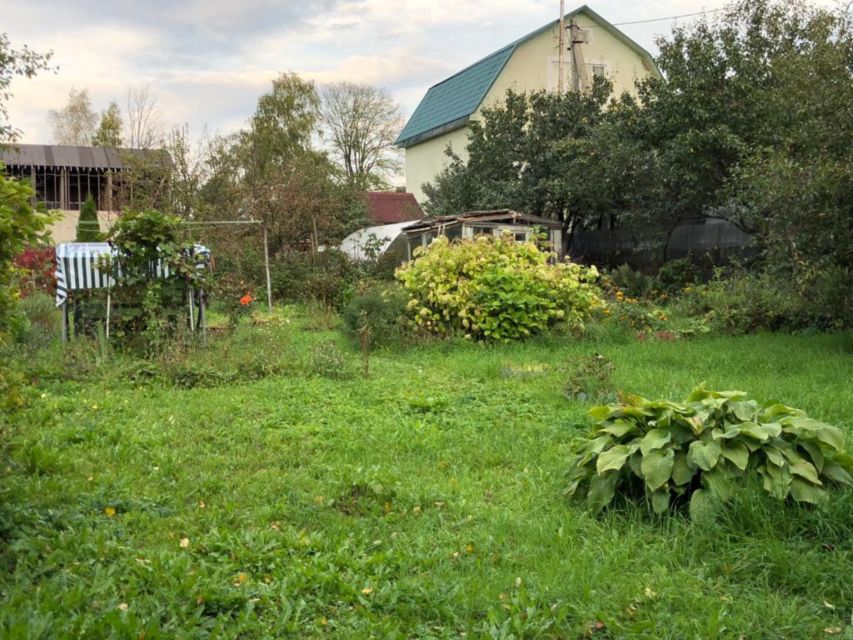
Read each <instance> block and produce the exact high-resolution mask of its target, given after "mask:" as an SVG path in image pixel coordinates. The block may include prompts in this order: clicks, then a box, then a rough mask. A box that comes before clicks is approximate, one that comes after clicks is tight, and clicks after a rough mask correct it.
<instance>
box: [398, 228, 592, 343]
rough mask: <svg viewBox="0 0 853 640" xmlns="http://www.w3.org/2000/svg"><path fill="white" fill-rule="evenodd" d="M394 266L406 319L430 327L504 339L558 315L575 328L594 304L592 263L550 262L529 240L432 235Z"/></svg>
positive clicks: (542, 325)
mask: <svg viewBox="0 0 853 640" xmlns="http://www.w3.org/2000/svg"><path fill="white" fill-rule="evenodd" d="M416 255H419V256H420V257H418V258H417V259H416V260H413V261H411V262H408V263H407V264H405V265H403V266H402V267H400V269H398V270H397V278H398V279H399V280H400V281H401V282H402V283H403V287H404V289H405V290H406V293H407V295H408V296H409V302H408V304H407V305H406V310H407V316H408V321H409V324H410V325H411V326H413V327H414V328H416V329H417V330H419V331H423V332H426V333H430V334H436V335H442V336H445V335H450V334H453V333H461V334H463V335H464V336H465V337H466V338H474V339H478V340H479V339H487V340H500V341H508V340H515V339H519V338H526V337H528V336H530V335H533V334H535V333H537V332H539V331H542V330H544V329H546V328H547V327H549V326H552V325H554V324H555V323H558V322H563V323H565V324H566V325H567V326H568V327H569V328H570V329H572V330H574V331H579V330H582V329H583V327H584V321H585V320H586V319H587V317H588V316H589V313H590V310H591V309H592V308H593V307H594V306H596V305H598V304H601V298H600V297H599V292H598V289H597V288H596V287H595V285H594V284H593V283H594V282H595V280H596V279H597V278H598V272H597V271H596V270H595V267H592V268H589V269H587V268H584V267H582V266H580V265H577V264H573V263H571V262H561V263H556V264H550V263H549V258H550V257H551V254H548V253H545V252H543V251H540V250H539V249H538V248H537V247H536V245H535V244H534V243H533V242H523V243H520V242H515V241H513V240H511V239H508V238H495V237H491V236H489V237H480V238H477V239H476V240H462V241H454V242H452V243H451V242H449V241H448V240H447V239H446V238H444V237H441V238H438V239H436V240H435V241H434V242H433V243H432V244H431V245H430V246H429V248H428V249H427V250H426V252H424V253H422V254H421V253H420V252H419V251H418V252H416Z"/></svg>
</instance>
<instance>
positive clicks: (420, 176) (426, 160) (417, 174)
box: [406, 127, 468, 203]
mask: <svg viewBox="0 0 853 640" xmlns="http://www.w3.org/2000/svg"><path fill="white" fill-rule="evenodd" d="M467 144H468V128H467V127H462V128H461V129H456V130H455V131H451V132H450V133H445V134H444V135H441V136H438V137H436V138H430V139H429V140H426V141H425V142H422V143H420V144H416V145H415V146H413V147H409V148H408V149H406V191H411V192H412V193H413V194H415V198H416V199H417V201H418V202H420V203H423V202H426V199H427V198H426V196H425V195H424V192H423V185H424V184H425V183H427V182H432V181H433V180H435V177H436V176H437V175H438V174H439V173H441V170H442V169H443V168H444V166H445V165H446V164H447V161H448V158H447V156H446V155H445V154H444V150H445V149H447V145H451V146H452V147H453V151H454V152H456V154H457V155H458V156H460V157H461V158H462V159H463V160H467V159H468V152H467V151H466V149H465V146H466V145H467Z"/></svg>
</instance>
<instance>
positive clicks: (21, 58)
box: [0, 33, 53, 143]
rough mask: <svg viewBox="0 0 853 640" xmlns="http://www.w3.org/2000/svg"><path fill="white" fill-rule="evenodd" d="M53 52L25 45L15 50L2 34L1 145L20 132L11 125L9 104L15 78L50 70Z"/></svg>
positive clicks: (10, 140)
mask: <svg viewBox="0 0 853 640" xmlns="http://www.w3.org/2000/svg"><path fill="white" fill-rule="evenodd" d="M51 56H53V52H52V51H50V52H48V53H37V52H35V51H33V50H32V49H30V48H29V47H27V46H26V45H24V46H23V47H22V48H20V49H13V48H12V44H11V43H10V42H9V37H8V36H7V35H6V34H5V33H0V143H3V142H13V141H14V139H15V138H16V137H17V134H18V130H17V129H15V128H14V127H13V126H12V125H11V124H10V123H9V111H8V106H7V103H8V101H9V99H10V98H11V97H12V93H11V91H10V90H9V87H10V85H11V83H12V79H13V78H14V77H15V76H22V77H24V78H32V77H33V76H34V75H36V74H37V73H38V72H39V71H44V70H46V69H48V68H49V65H50V58H51Z"/></svg>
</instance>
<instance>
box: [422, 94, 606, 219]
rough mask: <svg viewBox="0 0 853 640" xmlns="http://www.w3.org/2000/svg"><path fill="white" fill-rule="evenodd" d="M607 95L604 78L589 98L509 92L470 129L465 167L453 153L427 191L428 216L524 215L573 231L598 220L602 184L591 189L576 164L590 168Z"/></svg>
mask: <svg viewBox="0 0 853 640" xmlns="http://www.w3.org/2000/svg"><path fill="white" fill-rule="evenodd" d="M610 93H611V85H610V83H609V82H608V81H607V80H606V79H603V78H596V79H595V82H594V84H593V86H592V88H591V90H590V91H588V92H566V93H563V94H557V93H552V92H544V91H540V92H535V93H529V94H524V93H516V92H514V91H512V90H510V91H508V92H507V95H506V99H505V101H504V102H503V103H502V104H499V105H497V106H495V107H491V108H486V109H483V117H482V121H474V122H472V123H471V125H470V134H469V138H468V145H467V148H466V150H467V152H468V161H467V162H463V161H462V160H461V159H460V157H459V156H458V155H456V154H455V153H454V151H453V150H452V149H448V151H447V153H448V155H449V157H450V163H449V164H448V166H447V168H446V169H445V170H444V171H443V172H442V173H441V174H440V175H439V176H438V178H437V180H436V183H435V184H428V185H426V186H425V187H424V191H425V193H426V194H427V196H428V198H429V202H428V203H427V205H426V207H427V210H428V211H429V212H430V213H432V214H453V213H459V212H460V211H464V210H471V209H499V208H511V209H519V210H522V211H526V212H529V213H533V214H536V215H541V216H546V217H551V218H554V219H556V220H559V221H561V222H563V223H564V224H565V226H566V228H567V229H568V230H570V231H571V230H574V229H576V228H578V227H580V226H581V225H583V224H585V223H587V222H588V221H590V220H593V219H597V218H598V217H600V216H601V212H602V209H601V204H602V202H603V201H604V202H605V204H607V205H608V207H609V206H610V204H609V202H607V200H606V198H603V197H602V195H601V189H600V185H599V186H597V187H596V188H594V189H589V185H588V184H587V177H586V176H585V175H584V174H581V173H579V172H578V171H577V170H576V169H577V167H576V165H579V164H584V163H587V162H588V156H589V153H590V151H591V149H592V147H591V145H593V142H592V137H593V135H594V134H595V133H596V131H597V126H598V125H599V124H600V123H603V122H604V121H605V118H606V110H605V105H606V103H607V98H608V96H609V95H610ZM611 191H612V189H611ZM610 208H612V207H610Z"/></svg>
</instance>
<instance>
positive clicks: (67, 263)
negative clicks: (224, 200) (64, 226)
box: [56, 242, 210, 307]
mask: <svg viewBox="0 0 853 640" xmlns="http://www.w3.org/2000/svg"><path fill="white" fill-rule="evenodd" d="M194 254H195V255H196V256H198V257H199V262H198V268H199V269H204V268H205V267H206V266H207V258H208V257H209V255H210V250H209V249H208V248H207V247H205V246H203V245H200V244H197V245H195V249H194ZM114 255H116V252H115V250H114V249H113V248H112V247H111V246H110V244H109V243H108V242H62V243H60V244H58V245H56V306H57V307H61V306H62V305H63V304H65V301H66V300H67V299H68V292H69V291H79V290H81V289H105V288H107V287H111V286H113V285H114V284H115V279H114V278H113V277H112V274H109V273H106V272H102V271H101V270H99V269H98V263H99V261H100V260H99V259H100V257H101V256H114ZM116 268H117V269H118V275H121V267H120V265H119V264H118V262H116ZM156 268H157V277H158V278H167V277H168V276H169V267H168V266H167V265H163V264H162V263H161V261H158V262H157V267H156Z"/></svg>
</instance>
